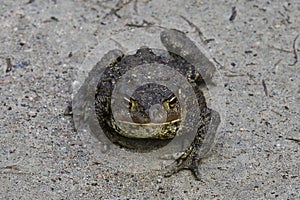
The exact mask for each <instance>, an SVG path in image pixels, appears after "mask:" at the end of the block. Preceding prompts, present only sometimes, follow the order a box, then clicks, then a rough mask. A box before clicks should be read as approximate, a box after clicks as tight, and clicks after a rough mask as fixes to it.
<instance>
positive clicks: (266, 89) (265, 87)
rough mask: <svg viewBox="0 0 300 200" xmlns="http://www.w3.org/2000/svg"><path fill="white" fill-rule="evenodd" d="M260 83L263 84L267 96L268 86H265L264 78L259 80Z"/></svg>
mask: <svg viewBox="0 0 300 200" xmlns="http://www.w3.org/2000/svg"><path fill="white" fill-rule="evenodd" d="M261 83H262V85H263V87H264V92H265V95H266V96H268V88H267V85H266V83H265V80H264V79H263V80H262V81H261Z"/></svg>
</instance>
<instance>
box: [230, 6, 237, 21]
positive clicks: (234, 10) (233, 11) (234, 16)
mask: <svg viewBox="0 0 300 200" xmlns="http://www.w3.org/2000/svg"><path fill="white" fill-rule="evenodd" d="M236 16H237V10H236V7H235V6H234V7H232V8H231V16H230V17H229V21H231V22H232V21H233V20H235V18H236Z"/></svg>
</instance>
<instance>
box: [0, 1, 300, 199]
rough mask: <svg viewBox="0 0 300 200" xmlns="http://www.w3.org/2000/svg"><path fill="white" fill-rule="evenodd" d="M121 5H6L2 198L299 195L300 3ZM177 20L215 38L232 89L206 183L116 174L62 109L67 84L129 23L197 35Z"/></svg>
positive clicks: (1, 59) (2, 18)
mask: <svg viewBox="0 0 300 200" xmlns="http://www.w3.org/2000/svg"><path fill="white" fill-rule="evenodd" d="M120 2H123V3H124V2H125V1H120ZM117 3H118V1H96V0H90V1H87V0H72V1H70V0H66V1H60V0H46V1H40V0H30V1H29V0H21V1H10V0H2V1H1V2H0V127H1V131H0V147H1V148H0V199H299V198H300V195H299V194H300V175H299V166H300V153H299V147H300V146H299V142H298V143H297V142H296V141H293V140H289V139H287V138H294V139H300V134H299V127H300V126H299V121H300V119H299V118H300V117H299V113H300V109H299V103H300V102H299V101H300V96H299V94H300V91H299V85H300V82H299V74H300V60H299V61H298V62H297V63H295V64H294V65H291V64H293V63H294V62H295V52H296V53H297V55H298V59H300V58H299V57H300V52H299V49H300V38H299V39H298V40H297V41H296V42H295V45H293V44H294V40H295V38H296V36H297V35H299V34H300V2H299V1H298V0H289V1H285V2H283V1H279V0H274V1H258V0H252V1H250V0H249V1H246V0H244V1H234V0H228V1H208V0H207V1H206V0H204V1H187V2H184V1H180V0H177V1H175V0H174V1H155V0H152V1H151V0H141V1H131V2H129V3H128V4H127V5H125V6H122V7H120V10H119V11H118V12H117V14H116V15H115V14H109V13H111V9H112V8H116V7H118V6H117ZM234 6H235V7H236V11H237V15H236V17H235V19H234V20H232V21H230V20H229V18H230V16H231V14H232V7H234ZM181 16H184V17H185V18H186V19H188V20H190V21H191V22H193V23H194V24H195V25H196V26H197V27H198V28H199V29H200V30H201V31H202V33H203V35H204V37H205V38H206V39H208V38H213V39H214V41H211V42H209V43H208V44H207V45H206V48H207V49H208V51H209V52H210V53H211V55H212V56H213V57H214V58H216V60H217V61H218V62H219V63H220V65H217V67H218V70H219V73H220V74H221V75H222V77H223V81H224V91H225V92H226V96H220V97H218V98H220V99H221V100H222V101H224V102H225V105H226V113H224V114H226V117H225V119H224V118H223V119H222V122H223V123H222V125H221V127H219V130H218V137H217V140H216V146H215V147H214V149H213V151H212V153H211V156H210V157H208V158H207V159H205V160H203V163H202V165H201V167H200V170H201V172H202V174H203V180H202V181H196V180H195V179H194V177H193V176H192V175H191V173H190V172H189V171H181V172H179V173H178V174H176V175H174V176H172V177H170V178H163V177H161V176H160V174H159V172H156V171H153V172H151V173H145V174H134V173H125V172H120V171H117V170H116V169H115V168H113V167H112V166H107V165H106V163H105V160H99V159H97V156H96V155H94V152H96V151H93V148H97V147H94V146H93V147H91V146H89V141H88V140H92V138H91V137H89V136H86V135H84V133H77V132H75V131H74V126H73V124H72V119H71V118H70V117H66V116H64V115H63V113H64V110H65V108H66V107H67V105H68V102H70V101H71V95H72V83H73V81H74V80H75V79H76V77H77V73H78V70H79V68H80V67H81V63H82V62H83V61H84V59H85V57H86V56H87V55H88V54H89V52H91V51H92V50H93V48H94V47H95V46H97V44H99V42H101V41H103V40H104V39H105V38H107V37H108V36H109V35H111V34H113V33H116V32H122V31H128V30H130V29H134V27H129V26H126V24H142V22H143V20H146V21H147V22H151V23H153V24H154V25H156V26H163V27H167V28H177V29H180V30H183V31H184V32H186V33H188V34H189V35H190V36H191V37H194V38H195V40H198V41H199V42H200V41H201V40H200V38H199V37H198V36H197V32H196V29H195V27H192V26H190V25H189V24H188V23H187V21H185V20H184V19H183V18H182V17H181ZM70 52H72V53H70ZM6 58H11V63H12V65H13V66H12V70H11V71H9V72H6V70H7V64H6ZM263 81H264V83H265V86H266V89H264V86H263V84H262V82H263Z"/></svg>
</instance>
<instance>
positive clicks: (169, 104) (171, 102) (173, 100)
mask: <svg viewBox="0 0 300 200" xmlns="http://www.w3.org/2000/svg"><path fill="white" fill-rule="evenodd" d="M177 103H178V101H177V97H176V96H175V95H172V96H171V97H170V98H168V99H167V100H165V101H164V102H163V105H164V107H165V109H166V110H167V111H168V110H171V109H172V108H175V107H176V104H177Z"/></svg>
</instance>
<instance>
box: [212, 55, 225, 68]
mask: <svg viewBox="0 0 300 200" xmlns="http://www.w3.org/2000/svg"><path fill="white" fill-rule="evenodd" d="M213 61H215V63H217V64H218V65H219V66H220V69H224V68H225V67H224V65H222V64H221V63H220V62H219V61H218V60H217V59H216V58H215V57H214V58H213Z"/></svg>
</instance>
